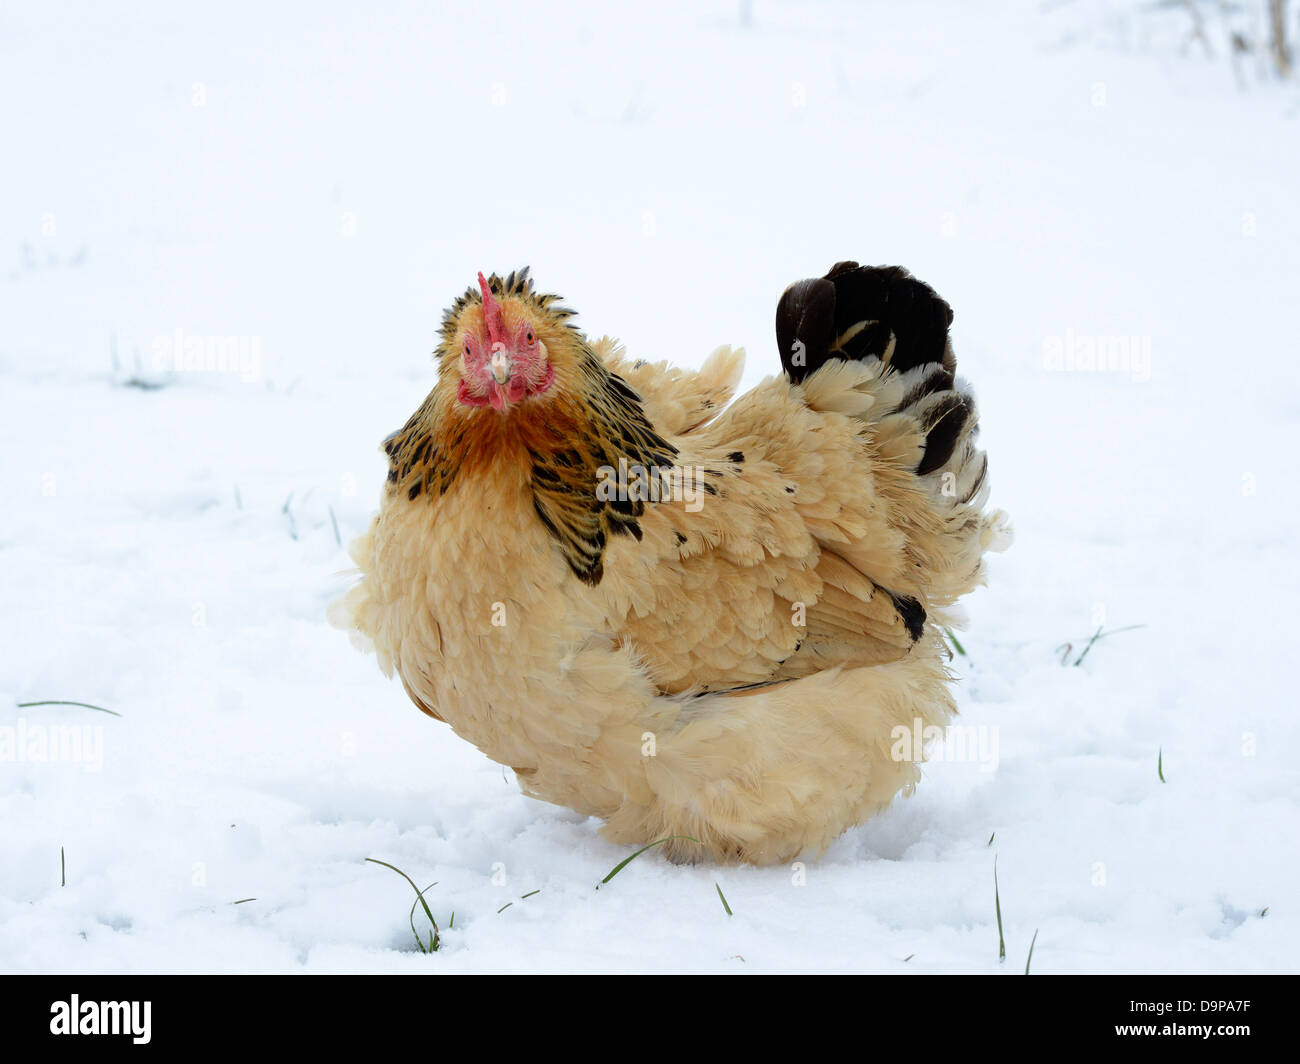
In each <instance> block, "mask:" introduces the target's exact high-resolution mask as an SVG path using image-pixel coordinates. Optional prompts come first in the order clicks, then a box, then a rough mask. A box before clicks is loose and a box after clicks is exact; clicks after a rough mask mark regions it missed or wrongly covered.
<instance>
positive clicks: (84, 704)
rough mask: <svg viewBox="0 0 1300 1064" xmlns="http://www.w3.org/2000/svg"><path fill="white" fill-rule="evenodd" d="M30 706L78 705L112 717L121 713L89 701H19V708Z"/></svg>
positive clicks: (28, 707)
mask: <svg viewBox="0 0 1300 1064" xmlns="http://www.w3.org/2000/svg"><path fill="white" fill-rule="evenodd" d="M32 706H80V707H81V708H82V709H97V710H99V712H100V713H107V714H109V715H110V716H113V717H120V716H121V715H122V714H121V713H118V712H117V711H116V710H113V709H105V708H104V707H103V706H92V705H91V704H90V703H89V702H63V701H60V700H59V699H46V700H45V701H43V702H19V703H18V708H19V709H30V708H31V707H32Z"/></svg>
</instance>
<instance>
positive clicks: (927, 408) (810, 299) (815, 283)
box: [776, 262, 975, 475]
mask: <svg viewBox="0 0 1300 1064" xmlns="http://www.w3.org/2000/svg"><path fill="white" fill-rule="evenodd" d="M951 325H952V308H951V307H949V306H948V304H947V303H945V302H944V301H943V299H941V298H940V296H939V294H938V293H937V292H935V290H934V289H933V288H931V287H930V286H929V285H928V284H926V283H925V282H924V281H918V280H917V279H916V278H915V277H913V276H912V275H911V274H910V273H908V272H907V270H905V269H904V268H903V267H901V266H859V265H858V264H857V263H856V262H838V263H836V264H835V265H834V266H833V267H831V270H830V272H829V273H827V274H826V276H825V277H822V278H814V279H811V280H807V281H797V282H796V283H794V284H792V285H791V286H790V287H789V288H787V289H786V290H785V293H784V294H783V295H782V296H781V300H780V302H779V303H778V304H777V308H776V336H777V343H778V345H779V346H780V354H781V365H782V366H783V367H784V368H785V372H786V375H787V376H788V377H789V378H790V380H792V381H793V382H794V383H795V384H800V383H802V382H803V380H804V379H805V378H806V377H808V376H809V375H810V374H813V373H815V372H817V370H819V369H821V367H822V366H823V365H825V364H826V363H827V362H828V361H830V360H832V359H843V360H846V361H855V360H863V359H867V358H872V357H874V358H878V359H880V360H881V361H882V362H883V363H885V364H886V365H887V366H889V367H891V368H892V369H893V370H895V371H896V372H898V373H906V372H907V371H909V370H913V369H916V368H917V367H932V368H930V369H928V370H925V371H923V372H921V373H920V374H919V375H918V376H917V379H916V380H915V382H912V383H909V388H908V392H907V395H906V397H905V398H904V399H903V401H902V402H901V403H900V404H899V408H900V409H906V408H916V409H917V413H918V416H919V417H920V418H921V420H922V423H923V425H924V427H925V432H926V448H925V457H924V458H923V459H922V460H921V465H920V467H919V468H918V469H917V473H918V474H920V475H924V474H926V473H929V472H933V471H934V470H936V469H938V468H940V467H941V466H942V465H943V464H944V463H945V462H947V461H948V459H949V458H950V457H951V456H952V453H953V450H954V448H955V447H956V446H957V444H958V442H959V441H960V440H961V438H962V430H963V429H964V428H965V427H966V424H967V422H968V421H969V420H970V419H971V418H973V417H974V416H975V406H974V402H973V401H972V400H971V398H970V397H969V396H968V395H964V394H961V393H959V392H957V391H955V387H956V384H955V377H954V374H955V372H956V368H957V366H956V361H955V359H954V358H953V353H952V346H951V345H950V344H949V342H948V329H949V326H951Z"/></svg>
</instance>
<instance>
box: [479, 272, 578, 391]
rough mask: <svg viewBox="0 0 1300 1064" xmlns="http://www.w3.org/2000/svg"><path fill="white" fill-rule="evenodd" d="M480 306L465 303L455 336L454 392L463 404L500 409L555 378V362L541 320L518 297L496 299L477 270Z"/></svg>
mask: <svg viewBox="0 0 1300 1064" xmlns="http://www.w3.org/2000/svg"><path fill="white" fill-rule="evenodd" d="M478 283H479V289H480V290H481V292H482V294H483V302H482V304H481V305H480V306H474V307H468V308H466V312H465V313H464V314H463V315H462V317H461V327H460V329H459V334H458V336H457V338H456V340H457V343H458V345H459V351H460V383H459V385H458V387H457V392H456V397H457V399H458V400H459V401H460V402H461V403H462V404H464V405H465V406H491V407H492V408H493V409H494V410H497V411H499V412H501V413H505V412H507V411H508V410H509V409H510V408H511V407H512V406H514V405H516V404H518V403H521V402H523V401H524V400H525V399H528V398H530V397H533V396H540V395H543V394H545V393H546V392H547V391H549V390H550V388H551V386H552V385H553V384H554V383H555V367H554V366H553V365H552V364H551V360H550V358H549V356H548V354H547V349H546V343H545V342H544V341H543V339H542V336H541V326H542V324H543V323H542V322H541V321H540V320H538V316H537V315H536V314H535V313H534V312H533V310H532V308H530V307H529V306H527V305H525V304H524V303H521V302H520V301H519V300H517V299H512V298H509V297H506V298H505V299H504V300H498V299H497V297H496V296H495V295H494V294H493V292H492V289H491V288H490V287H489V285H488V282H487V279H486V278H485V277H484V276H483V275H482V274H481V273H480V274H479V275H478Z"/></svg>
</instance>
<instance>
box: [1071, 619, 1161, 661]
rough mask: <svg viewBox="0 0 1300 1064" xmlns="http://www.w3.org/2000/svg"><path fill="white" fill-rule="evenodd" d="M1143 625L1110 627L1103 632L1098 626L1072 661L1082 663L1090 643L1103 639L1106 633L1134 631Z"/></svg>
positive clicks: (1114, 633) (1090, 646)
mask: <svg viewBox="0 0 1300 1064" xmlns="http://www.w3.org/2000/svg"><path fill="white" fill-rule="evenodd" d="M1145 627H1146V625H1145V624H1130V625H1129V626H1128V627H1126V628H1112V629H1111V630H1110V631H1109V632H1103V631H1102V630H1101V629H1100V628H1098V629H1097V630H1096V631H1095V632H1094V633H1093V634H1092V638H1091V639H1089V640H1088V645H1087V646H1086V647H1084V648H1083V653H1082V654H1080V655H1079V656H1078V657H1077V658H1076V659H1075V662H1074V663H1075V665H1082V664H1083V659H1084V658H1086V657H1087V656H1088V651H1090V650H1091V649H1092V645H1093V643H1095V642H1097V641H1098V640H1099V639H1105V638H1106V637H1107V636H1108V635H1119V633H1120V632H1135V631H1137V630H1138V629H1139V628H1145Z"/></svg>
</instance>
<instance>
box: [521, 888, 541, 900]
mask: <svg viewBox="0 0 1300 1064" xmlns="http://www.w3.org/2000/svg"><path fill="white" fill-rule="evenodd" d="M541 892H542V889H541V887H538V888H537V889H536V890H530V891H529V892H528V893H527V894H521V895H520V896H519V900H520V901H525V900H527V899H528V898H531V897H532V896H533V895H534V894H540V893H541Z"/></svg>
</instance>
